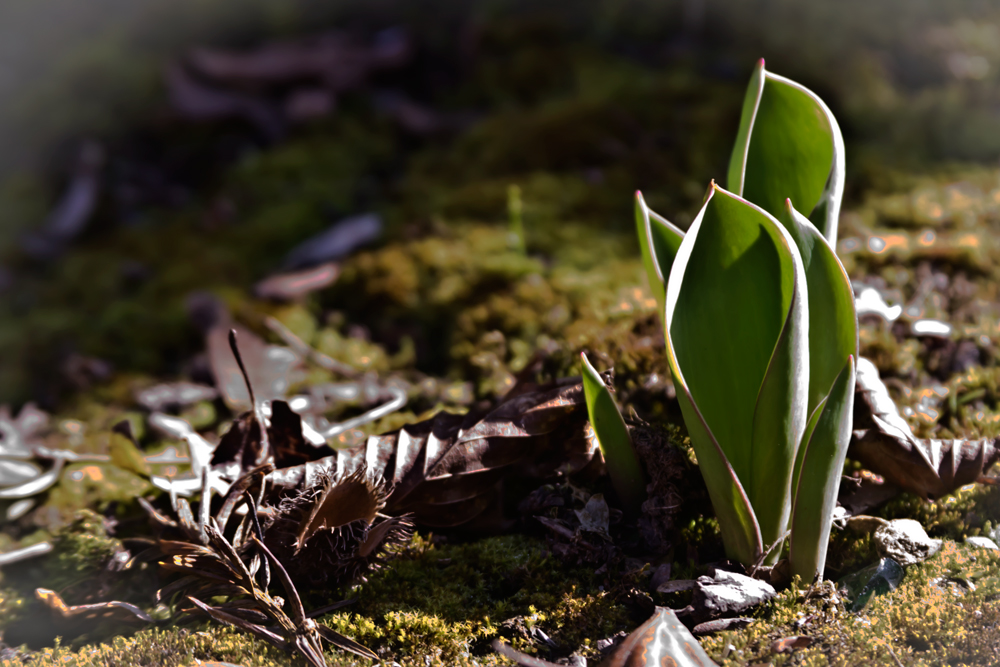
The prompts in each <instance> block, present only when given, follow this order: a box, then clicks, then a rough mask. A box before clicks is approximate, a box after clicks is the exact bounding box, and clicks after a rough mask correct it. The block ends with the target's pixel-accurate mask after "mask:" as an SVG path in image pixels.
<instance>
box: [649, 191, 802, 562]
mask: <svg viewBox="0 0 1000 667" xmlns="http://www.w3.org/2000/svg"><path fill="white" fill-rule="evenodd" d="M805 297H806V295H805V280H804V273H803V269H802V266H801V260H800V259H798V251H797V250H796V249H795V243H794V241H793V240H792V238H791V236H790V235H789V234H788V232H787V231H786V230H785V229H784V228H783V227H782V226H781V225H780V224H778V223H777V221H776V220H774V219H773V218H772V217H771V216H770V215H768V214H767V213H766V212H764V211H763V210H761V209H760V208H758V207H756V206H754V205H752V204H750V203H749V202H747V201H745V200H743V199H741V198H739V197H737V196H735V195H733V194H732V193H729V192H726V191H725V190H722V189H721V188H719V187H717V186H715V185H714V184H713V187H712V189H711V190H710V192H709V196H708V198H707V200H706V202H705V205H704V206H703V207H702V210H701V211H700V212H699V214H698V217H697V218H696V219H695V221H694V223H693V224H692V225H691V228H690V230H689V231H688V233H687V234H686V235H685V237H684V241H683V242H682V243H681V247H680V249H679V251H678V253H677V257H676V258H675V260H674V264H673V268H672V269H671V274H670V278H669V280H668V281H667V290H666V308H665V313H666V322H665V330H666V331H665V333H666V341H667V357H668V360H669V362H670V367H671V373H672V374H673V376H674V384H675V386H677V388H678V392H677V393H678V398H679V399H680V404H681V411H682V413H683V414H684V422H685V424H686V425H687V427H688V432H689V434H690V436H691V442H692V445H693V446H694V448H695V452H696V454H697V455H698V462H699V467H700V468H701V470H702V475H703V476H704V477H705V481H706V484H707V486H708V489H709V494H710V496H711V497H712V504H713V505H714V506H715V509H716V514H717V516H718V517H719V524H720V527H721V529H722V532H723V539H724V541H725V543H726V550H727V552H728V553H729V555H730V556H731V557H733V558H737V559H739V560H741V561H742V562H754V559H755V558H756V557H758V556H759V555H760V553H761V552H762V539H763V540H767V541H770V542H773V541H774V540H776V539H778V537H780V535H781V534H782V533H783V531H784V526H783V524H782V521H781V517H782V516H786V517H787V512H788V509H787V508H783V507H781V506H780V504H779V505H778V506H777V507H776V506H775V503H785V502H787V500H781V498H782V496H781V495H780V494H777V493H774V491H773V488H774V487H775V486H776V485H777V487H778V488H779V489H785V494H786V495H785V496H784V497H785V498H787V494H788V493H789V492H790V485H791V477H792V462H793V461H794V451H795V450H794V448H795V446H796V445H797V443H798V437H800V436H801V432H802V429H803V427H804V413H802V412H801V409H800V408H799V407H797V405H798V404H799V403H804V400H805V395H806V391H807V389H808V359H807V358H806V359H803V358H801V357H802V355H803V354H807V350H808V348H807V347H806V346H805V345H804V344H803V343H802V341H803V340H804V336H805V335H807V329H808V310H807V307H806V302H805ZM765 378H768V379H767V382H766V383H765ZM782 391H785V392H787V393H789V394H790V395H789V396H788V397H780V396H778V394H780V393H781V392H782ZM758 403H760V406H761V407H760V409H761V410H762V412H761V414H760V415H759V416H758V415H756V414H755V413H756V411H757V409H758ZM765 411H769V412H766V413H765ZM755 422H756V426H755ZM755 436H756V437H755ZM789 439H791V440H790V442H789ZM789 451H790V452H791V453H790V454H789ZM783 457H784V458H783ZM755 459H758V461H755ZM771 465H777V466H778V468H777V469H775V468H772V467H770V466H771ZM758 475H760V477H758ZM755 499H758V500H759V501H760V502H761V503H763V507H762V508H758V507H757V504H756V502H755ZM751 508H753V509H751ZM764 508H766V510H765V511H767V512H770V513H771V514H772V515H775V514H776V515H777V519H774V518H773V517H769V518H768V521H767V525H768V526H769V533H773V534H769V535H763V533H762V532H761V529H760V526H759V525H758V520H759V518H760V512H761V510H762V509H764ZM755 511H757V517H754V512H755Z"/></svg>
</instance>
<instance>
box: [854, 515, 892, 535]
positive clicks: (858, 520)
mask: <svg viewBox="0 0 1000 667" xmlns="http://www.w3.org/2000/svg"><path fill="white" fill-rule="evenodd" d="M888 525H889V522H888V521H886V520H885V519H883V518H881V517H877V516H868V515H867V514H858V515H857V516H852V517H851V518H849V519H848V520H847V527H848V528H850V529H851V530H853V531H855V532H858V533H872V532H874V531H876V530H878V529H879V528H881V527H882V526H888Z"/></svg>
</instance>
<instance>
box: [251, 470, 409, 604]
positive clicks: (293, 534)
mask: <svg viewBox="0 0 1000 667" xmlns="http://www.w3.org/2000/svg"><path fill="white" fill-rule="evenodd" d="M389 492H390V489H389V488H388V487H387V485H386V483H385V481H384V480H383V479H382V478H381V477H376V476H374V475H370V474H368V471H367V469H366V468H365V467H361V468H359V469H358V470H357V471H355V472H354V473H353V474H351V475H348V476H346V477H343V478H340V479H337V478H334V477H333V475H332V474H326V475H325V476H323V477H322V478H321V479H320V480H319V483H317V484H315V485H313V486H311V487H310V488H307V489H304V490H301V491H297V492H295V493H294V494H292V495H290V496H287V497H285V498H283V499H282V500H281V501H280V502H279V503H278V507H277V511H276V512H274V514H273V518H272V520H271V521H270V523H269V524H268V525H267V527H266V528H265V529H264V541H265V543H266V544H267V546H268V547H269V548H270V549H271V551H273V552H274V554H275V555H276V556H277V557H278V558H279V559H280V560H281V562H282V563H284V565H285V567H286V569H287V570H288V573H289V575H291V577H292V579H293V580H295V581H296V582H297V583H302V584H305V583H308V584H310V585H311V586H312V587H314V588H318V589H325V590H337V589H341V588H344V587H346V586H349V585H350V584H352V583H354V582H356V581H365V575H366V574H367V573H369V572H372V571H374V570H376V569H378V568H379V567H381V566H382V565H383V564H384V563H385V561H386V560H387V558H389V557H390V556H391V555H392V553H393V552H394V551H395V550H396V549H397V548H398V547H399V546H400V545H402V544H405V543H406V542H408V541H409V539H410V537H411V535H412V534H413V524H412V523H411V522H410V521H409V519H408V518H407V517H387V516H385V515H382V514H380V513H379V512H380V511H381V510H382V508H383V507H385V501H386V498H388V496H389Z"/></svg>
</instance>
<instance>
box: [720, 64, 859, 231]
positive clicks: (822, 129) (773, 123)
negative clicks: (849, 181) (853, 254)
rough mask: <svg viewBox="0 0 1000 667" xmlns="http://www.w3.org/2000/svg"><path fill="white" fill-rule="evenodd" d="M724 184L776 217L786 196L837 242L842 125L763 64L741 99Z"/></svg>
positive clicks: (808, 93) (803, 89)
mask: <svg viewBox="0 0 1000 667" xmlns="http://www.w3.org/2000/svg"><path fill="white" fill-rule="evenodd" d="M727 183H728V186H729V189H730V190H732V191H733V192H735V193H736V194H738V195H740V196H742V197H744V198H746V199H747V200H748V201H751V202H753V203H755V204H757V205H758V206H760V207H761V208H763V209H764V210H765V211H767V212H768V213H770V214H771V215H773V216H775V217H779V216H780V215H781V211H782V209H783V207H784V203H785V200H786V199H789V198H790V199H791V200H792V201H793V202H795V205H796V206H797V207H798V208H799V210H801V211H803V212H804V213H805V214H806V215H807V217H808V218H809V219H810V220H812V221H813V222H814V223H815V224H816V226H817V228H819V230H820V231H821V232H822V234H823V235H824V236H825V237H826V238H827V240H829V241H830V243H831V245H835V244H836V242H837V221H838V218H839V215H840V203H841V199H842V197H843V192H844V139H843V137H842V136H841V133H840V127H839V126H838V125H837V121H836V119H835V118H834V117H833V113H832V112H831V111H830V109H829V108H828V107H827V106H826V104H824V103H823V100H821V99H820V98H819V96H817V95H816V94H815V93H813V92H812V91H811V90H809V89H808V88H806V87H805V86H803V85H801V84H799V83H796V82H794V81H791V80H790V79H786V78H785V77H782V76H778V75H777V74H773V73H772V72H768V71H767V70H766V69H765V68H764V61H763V60H760V61H758V63H757V67H756V68H754V73H753V75H752V76H751V78H750V85H749V86H748V88H747V93H746V97H745V98H744V102H743V112H742V115H741V117H740V128H739V131H738V133H737V137H736V144H735V145H734V146H733V153H732V157H731V158H730V161H729V173H728V180H727Z"/></svg>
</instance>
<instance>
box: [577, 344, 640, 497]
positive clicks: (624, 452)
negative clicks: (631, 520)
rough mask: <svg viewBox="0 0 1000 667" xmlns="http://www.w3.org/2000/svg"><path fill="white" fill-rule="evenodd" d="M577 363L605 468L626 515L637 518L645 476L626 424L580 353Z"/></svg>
mask: <svg viewBox="0 0 1000 667" xmlns="http://www.w3.org/2000/svg"><path fill="white" fill-rule="evenodd" d="M580 361H581V366H582V367H583V373H582V375H583V393H584V396H585V397H586V401H587V414H588V416H589V417H590V423H591V425H592V426H593V427H594V433H595V434H596V435H597V441H598V443H599V444H600V447H601V453H602V454H603V455H604V461H605V463H606V464H607V466H608V475H609V476H610V477H611V483H612V484H613V485H614V487H615V491H616V492H617V493H618V497H619V498H620V499H621V502H622V505H623V506H624V509H625V511H626V512H629V513H631V514H632V515H633V516H638V514H639V510H640V508H641V506H642V503H643V501H644V500H645V499H646V475H645V474H644V473H643V470H642V466H641V465H639V459H638V458H637V457H636V455H635V449H634V448H633V447H632V439H631V438H630V437H629V434H628V428H626V427H625V420H624V419H622V415H621V413H620V412H619V411H618V406H616V405H615V400H614V399H613V398H612V397H611V392H610V391H608V387H607V385H605V384H604V380H602V379H601V376H600V374H599V373H598V372H597V370H596V369H595V368H594V367H593V366H592V365H591V364H590V361H589V360H588V359H587V355H586V354H585V353H583V352H581V353H580Z"/></svg>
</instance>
